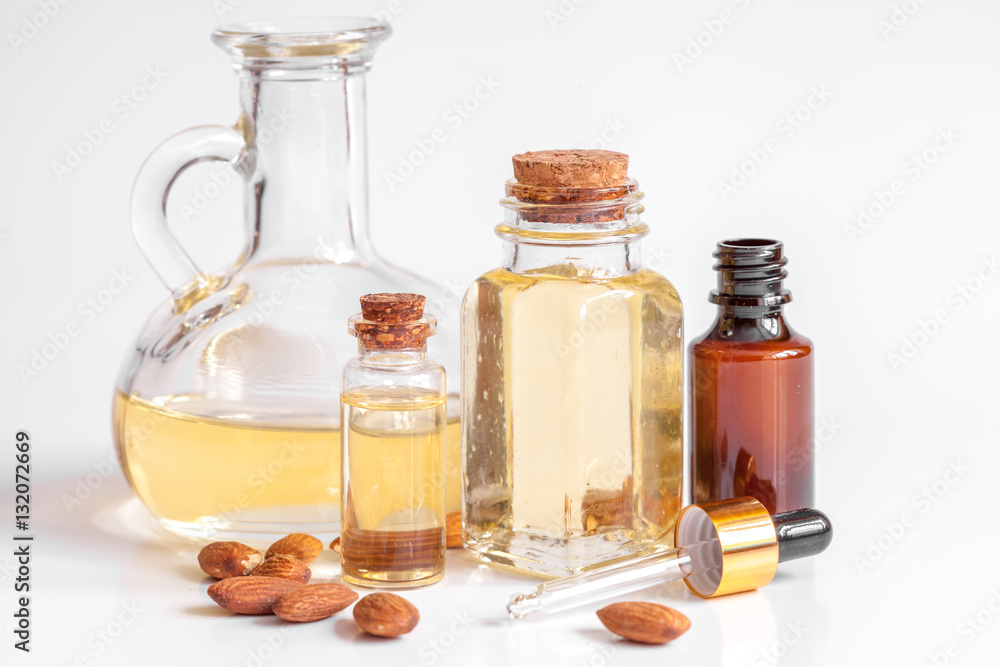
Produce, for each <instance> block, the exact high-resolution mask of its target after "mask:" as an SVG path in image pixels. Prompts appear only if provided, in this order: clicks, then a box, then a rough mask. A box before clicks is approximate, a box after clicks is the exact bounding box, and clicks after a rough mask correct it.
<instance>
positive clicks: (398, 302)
mask: <svg viewBox="0 0 1000 667" xmlns="http://www.w3.org/2000/svg"><path fill="white" fill-rule="evenodd" d="M424 302H425V299H424V297H423V296H421V295H420V294H405V293H391V292H382V293H380V294H365V295H364V296H363V297H361V315H362V316H364V318H365V319H366V320H369V321H371V322H387V323H400V322H413V321H416V320H419V319H420V318H421V317H423V316H424Z"/></svg>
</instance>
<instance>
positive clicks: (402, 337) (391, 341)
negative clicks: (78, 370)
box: [351, 292, 433, 349]
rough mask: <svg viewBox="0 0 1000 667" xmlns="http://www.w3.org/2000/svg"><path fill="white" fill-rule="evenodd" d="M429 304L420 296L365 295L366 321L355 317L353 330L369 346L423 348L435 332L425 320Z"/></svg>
mask: <svg viewBox="0 0 1000 667" xmlns="http://www.w3.org/2000/svg"><path fill="white" fill-rule="evenodd" d="M425 301H426V299H424V297H423V296H422V295H420V294H406V293H388V292H383V293H381V294H365V295H364V296H363V297H361V317H362V318H364V319H362V320H358V319H357V316H355V317H352V318H351V330H352V331H353V332H354V335H355V336H357V337H358V339H359V340H361V341H362V342H363V343H364V344H365V345H368V346H369V347H373V348H383V349H402V348H412V347H419V346H421V345H423V343H424V341H425V340H426V339H427V337H428V336H430V335H431V334H432V333H433V330H432V327H431V325H430V324H429V323H428V322H426V321H424V320H423V319H422V318H423V316H424V302H425Z"/></svg>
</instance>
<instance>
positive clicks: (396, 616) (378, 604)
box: [354, 593, 420, 637]
mask: <svg viewBox="0 0 1000 667" xmlns="http://www.w3.org/2000/svg"><path fill="white" fill-rule="evenodd" d="M354 621H355V622H356V623H357V624H358V625H359V626H360V627H361V629H362V630H364V631H365V632H367V633H368V634H370V635H375V636H377V637H398V636H399V635H403V634H406V633H407V632H410V631H411V630H413V628H415V627H417V622H418V621H420V612H418V611H417V608H416V607H414V606H413V605H412V604H411V603H410V602H409V601H407V600H406V599H404V598H401V597H399V596H398V595H395V594H393V593H371V594H369V595H366V596H365V597H364V598H362V599H361V601H360V602H358V603H357V604H356V605H354Z"/></svg>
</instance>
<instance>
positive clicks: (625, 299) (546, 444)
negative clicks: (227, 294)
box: [462, 150, 683, 576]
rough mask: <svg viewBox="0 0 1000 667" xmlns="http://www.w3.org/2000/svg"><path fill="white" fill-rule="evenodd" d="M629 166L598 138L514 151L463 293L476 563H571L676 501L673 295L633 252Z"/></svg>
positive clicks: (469, 526) (654, 526)
mask: <svg viewBox="0 0 1000 667" xmlns="http://www.w3.org/2000/svg"><path fill="white" fill-rule="evenodd" d="M627 170H628V156H627V155H624V154H622V153H614V152H611V151H586V150H584V151H542V152H537V153H525V154H522V155H516V156H514V174H515V178H514V179H512V180H509V181H508V182H507V185H506V193H507V197H506V198H504V199H503V200H502V201H501V205H502V206H503V207H504V208H505V209H506V220H505V222H504V223H502V224H500V225H499V226H497V228H496V232H497V235H498V236H500V238H501V239H503V263H502V265H501V267H500V268H498V269H495V270H493V271H490V272H489V273H486V274H485V275H483V276H481V277H480V278H478V279H477V280H476V281H475V282H474V283H473V284H472V286H471V287H470V288H469V290H468V292H467V293H466V296H465V301H464V303H463V307H462V397H463V398H462V402H463V408H462V415H463V417H462V427H463V443H462V447H463V457H464V484H465V494H464V516H463V519H464V529H465V540H466V546H467V547H468V548H469V549H471V551H472V553H473V554H474V555H475V556H476V557H477V558H479V559H481V560H484V561H486V562H490V563H496V564H500V565H505V566H510V567H514V568H518V569H522V570H528V571H532V572H537V573H540V574H546V575H552V576H559V575H564V574H567V573H573V572H577V571H580V570H583V569H586V568H588V567H591V566H594V565H596V564H598V563H602V562H606V561H609V560H612V559H615V558H618V557H621V556H625V555H628V554H630V553H633V552H635V551H640V550H642V549H644V548H645V547H646V546H648V545H649V543H651V542H652V541H654V540H655V539H656V538H658V537H660V536H661V535H664V534H667V535H668V536H669V535H670V531H671V529H672V528H673V525H674V522H675V520H676V517H677V513H678V511H679V510H680V494H681V480H682V476H683V475H682V473H683V463H682V445H681V443H682V435H681V434H682V429H681V416H682V408H681V405H682V388H683V376H682V373H681V364H682V342H681V341H682V337H681V336H682V331H681V302H680V299H679V298H678V296H677V292H676V291H675V290H674V287H673V285H671V284H670V282H669V281H668V280H667V279H666V278H664V277H663V276H661V275H659V274H658V273H656V272H654V271H651V270H649V269H646V268H644V267H643V265H642V260H641V256H640V252H639V241H640V239H642V238H643V237H644V236H646V234H647V233H648V232H649V228H648V227H647V226H646V225H645V224H644V223H643V222H641V221H640V220H639V215H640V213H641V212H642V206H641V205H640V201H641V200H642V196H643V195H642V193H641V192H640V191H639V187H638V183H637V182H636V181H635V180H634V179H632V178H629V177H628V174H627ZM667 539H668V540H669V539H670V538H669V537H668V538H667Z"/></svg>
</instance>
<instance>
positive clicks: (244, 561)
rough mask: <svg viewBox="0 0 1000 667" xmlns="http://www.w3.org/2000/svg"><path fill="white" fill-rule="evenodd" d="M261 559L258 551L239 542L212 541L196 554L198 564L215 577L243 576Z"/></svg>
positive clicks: (251, 570)
mask: <svg viewBox="0 0 1000 667" xmlns="http://www.w3.org/2000/svg"><path fill="white" fill-rule="evenodd" d="M262 560H264V557H263V556H261V555H260V552H259V551H257V550H256V549H252V548H250V547H248V546H247V545H245V544H240V543H239V542H212V543H211V544H209V545H207V546H206V547H205V548H204V549H202V550H201V552H200V553H199V554H198V565H201V569H202V570H204V571H205V574H207V575H209V576H212V577H215V578H216V579H228V578H229V577H245V576H246V575H248V574H250V573H251V572H253V569H254V568H255V567H257V566H258V565H260V563H261V561H262Z"/></svg>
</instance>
